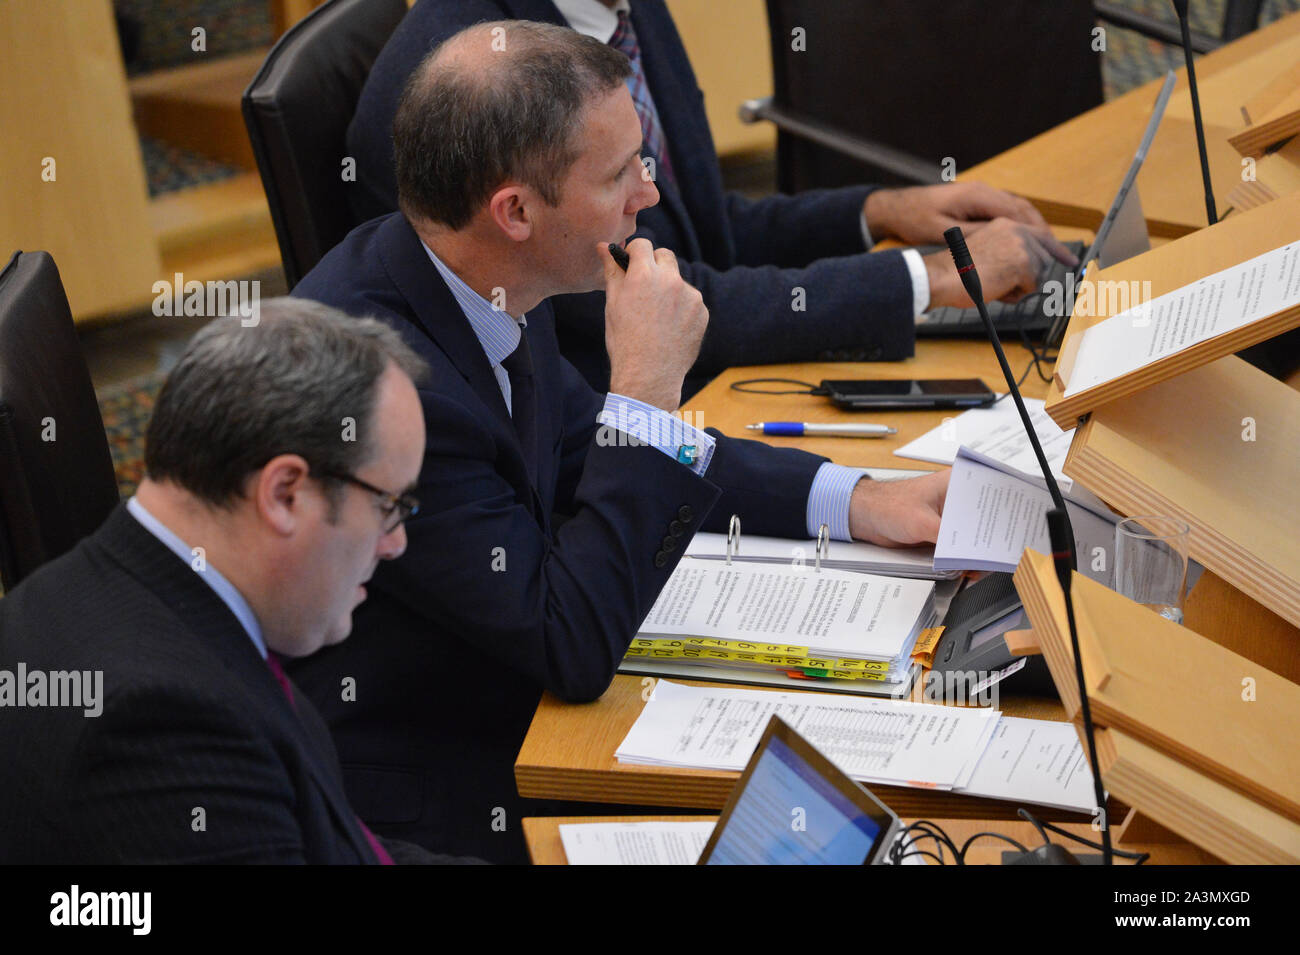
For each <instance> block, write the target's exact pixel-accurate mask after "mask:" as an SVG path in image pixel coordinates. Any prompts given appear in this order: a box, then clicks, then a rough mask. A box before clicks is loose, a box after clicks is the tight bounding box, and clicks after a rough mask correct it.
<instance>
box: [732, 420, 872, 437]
mask: <svg viewBox="0 0 1300 955" xmlns="http://www.w3.org/2000/svg"><path fill="white" fill-rule="evenodd" d="M748 427H749V430H750V431H762V432H763V433H764V434H770V435H783V436H786V437H796V438H797V437H799V436H800V435H812V434H821V435H829V436H835V437H840V438H884V437H888V436H889V435H891V434H898V429H897V428H891V427H889V426H888V425H884V424H808V423H805V422H802V421H760V422H759V423H758V424H751V425H749V426H748Z"/></svg>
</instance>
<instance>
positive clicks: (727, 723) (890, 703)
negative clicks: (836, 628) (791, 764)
mask: <svg viewBox="0 0 1300 955" xmlns="http://www.w3.org/2000/svg"><path fill="white" fill-rule="evenodd" d="M773 715H776V716H779V717H781V719H783V720H784V721H785V722H787V723H789V724H790V725H791V726H792V727H793V728H794V729H795V730H796V731H798V733H799V734H800V735H801V736H803V737H804V738H805V739H807V740H808V742H810V743H811V744H812V745H813V746H815V747H817V749H818V750H820V751H821V752H822V753H823V754H824V755H825V756H826V758H827V759H829V760H830V761H831V762H833V763H835V764H836V765H837V766H839V768H840V769H842V770H843V771H844V772H845V773H846V774H848V775H849V776H850V777H852V778H853V779H856V780H859V781H860V782H876V783H885V784H888V785H893V786H919V787H925V788H931V789H945V790H952V791H954V792H962V793H966V794H968V795H972V796H987V797H990V798H994V799H1009V800H1013V801H1016V802H1024V803H1035V804H1038V805H1045V806H1053V807H1056V808H1060V809H1073V810H1078V811H1080V812H1087V811H1090V809H1091V807H1092V804H1093V802H1094V798H1093V791H1092V774H1091V773H1090V772H1089V770H1088V764H1087V759H1086V757H1085V756H1084V753H1083V749H1082V747H1081V746H1080V745H1079V739H1078V736H1077V735H1076V733H1075V730H1074V726H1073V725H1072V724H1070V723H1065V722H1062V723H1057V722H1052V721H1050V720H1033V719H1022V718H1015V719H1013V718H1009V717H1003V716H1002V714H1001V712H1000V711H998V710H995V709H989V708H970V707H956V706H940V705H937V704H933V703H912V702H909V701H905V700H878V699H864V698H860V697H846V696H842V695H838V694H830V693H784V692H776V691H772V690H744V689H735V688H730V687H714V686H698V687H697V686H683V685H682V684H679V683H672V682H669V681H668V680H660V681H659V682H658V684H656V686H655V689H654V692H653V693H652V694H651V696H650V700H649V701H648V702H647V703H646V705H645V708H644V709H643V710H642V711H641V715H640V716H639V717H638V718H637V721H636V722H635V723H634V724H633V725H632V729H631V730H630V731H629V732H628V734H627V737H626V738H625V739H624V740H623V742H622V743H621V744H620V745H619V747H618V749H617V750H616V751H615V756H616V757H617V758H618V761H619V762H620V763H632V764H639V765H649V766H683V767H692V768H697V769H715V770H727V771H736V772H738V771H740V770H742V769H744V767H745V764H746V763H747V762H748V761H749V758H750V756H751V755H752V754H753V752H754V748H755V747H756V746H757V745H758V741H759V738H760V737H761V736H762V734H763V730H764V729H765V728H766V726H767V723H768V721H769V720H770V719H771V717H772V716H773Z"/></svg>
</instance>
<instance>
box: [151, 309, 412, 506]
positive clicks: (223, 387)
mask: <svg viewBox="0 0 1300 955" xmlns="http://www.w3.org/2000/svg"><path fill="white" fill-rule="evenodd" d="M390 363H391V364H393V365H395V366H397V368H398V369H400V370H401V371H402V372H403V373H405V374H406V375H407V376H408V377H409V378H410V379H411V380H412V381H413V382H415V383H419V382H420V381H421V380H423V378H424V377H425V376H426V375H427V374H428V366H427V365H426V364H425V363H424V361H423V359H421V358H420V357H419V356H418V355H416V354H415V352H414V351H412V350H411V348H410V347H409V346H408V345H407V344H406V343H405V342H404V341H402V338H401V336H400V335H399V334H398V333H397V332H396V331H395V330H394V329H392V328H390V327H389V326H388V325H385V324H384V323H383V322H380V321H377V320H375V319H373V318H363V319H356V318H351V317H349V316H347V315H345V314H344V313H342V312H340V311H339V310H337V309H335V308H331V307H329V306H328V305H323V304H321V303H320V302H313V301H309V300H307V299H298V298H275V299H269V300H268V301H266V302H263V303H262V304H261V311H260V316H259V320H258V323H257V324H256V325H255V326H252V327H245V326H244V325H243V324H241V322H239V321H237V320H235V319H233V318H218V319H216V320H214V321H212V322H211V323H209V324H208V325H206V326H204V327H203V329H201V330H200V331H199V333H198V334H197V335H195V336H194V338H193V339H191V341H190V343H189V346H188V347H187V348H186V350H185V354H184V355H182V356H181V359H180V361H179V362H178V363H177V364H176V367H175V368H173V369H172V371H171V374H170V375H168V376H167V380H166V381H165V382H164V383H163V386H162V390H161V392H160V393H159V395H158V400H157V402H156V404H155V407H154V412H153V417H152V419H151V420H150V422H149V429H148V432H147V433H146V436H145V470H146V472H147V473H148V475H149V477H150V478H151V479H152V480H155V481H171V482H173V483H175V484H177V485H179V486H180V487H182V488H184V489H185V490H187V491H189V492H190V493H191V494H193V495H195V496H196V497H198V498H199V499H200V500H203V501H206V502H208V503H209V504H212V505H215V506H217V507H227V506H229V505H230V504H232V503H233V502H234V501H235V500H237V499H239V498H242V497H243V494H244V484H245V482H246V480H247V478H248V476H249V475H250V474H252V473H254V472H255V471H258V470H260V469H261V468H262V467H263V466H264V465H265V464H266V463H267V462H268V461H270V460H271V459H272V458H274V457H275V456H276V455H280V454H298V455H301V456H302V457H303V458H304V459H305V460H306V461H307V463H308V466H309V467H310V468H311V470H312V472H313V473H314V474H317V475H318V476H320V475H322V473H323V472H327V471H333V472H337V473H340V474H352V473H354V472H355V471H356V469H358V468H360V467H362V466H364V465H365V464H366V463H367V462H368V461H369V460H370V457H371V456H372V454H373V453H374V451H375V448H374V446H373V433H374V430H375V429H374V427H373V424H374V420H373V419H374V411H375V403H376V399H377V394H378V383H379V379H380V376H381V375H382V374H383V373H384V370H385V369H386V368H387V367H388V365H389V364H390ZM348 419H350V420H351V422H352V424H351V429H352V432H353V437H352V439H351V440H349V438H348V436H347V435H348V428H349V424H348ZM322 480H325V481H326V483H327V485H328V487H329V490H330V492H331V500H332V501H333V500H337V492H338V487H337V482H335V481H333V480H329V479H325V478H323V477H322Z"/></svg>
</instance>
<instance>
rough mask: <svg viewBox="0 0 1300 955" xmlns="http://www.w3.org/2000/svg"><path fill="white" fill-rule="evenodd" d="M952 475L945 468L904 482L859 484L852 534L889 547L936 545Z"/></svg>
mask: <svg viewBox="0 0 1300 955" xmlns="http://www.w3.org/2000/svg"><path fill="white" fill-rule="evenodd" d="M951 475H952V471H951V470H950V469H948V468H945V469H944V470H942V471H936V472H934V473H933V474H927V475H925V476H923V477H917V478H909V479H907V480H904V481H869V480H862V481H859V482H858V484H857V486H856V487H855V488H854V489H853V496H852V497H851V498H849V533H851V534H852V535H853V539H854V540H862V541H868V542H869V543H872V544H880V545H882V546H885V547H912V546H915V545H918V544H932V543H934V542H935V541H936V540H938V539H939V518H940V516H941V515H942V514H943V499H944V496H945V495H946V494H947V493H948V478H949V477H950V476H951Z"/></svg>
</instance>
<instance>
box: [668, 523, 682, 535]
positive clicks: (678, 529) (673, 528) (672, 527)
mask: <svg viewBox="0 0 1300 955" xmlns="http://www.w3.org/2000/svg"><path fill="white" fill-rule="evenodd" d="M685 530H686V525H685V524H683V523H682V522H681V521H673V522H672V523H671V524H669V525H668V533H669V534H672V535H673V536H674V537H681V536H682V532H683V531H685Z"/></svg>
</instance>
